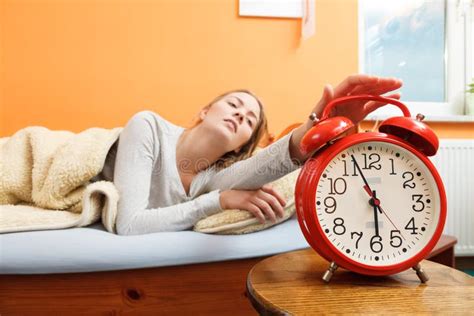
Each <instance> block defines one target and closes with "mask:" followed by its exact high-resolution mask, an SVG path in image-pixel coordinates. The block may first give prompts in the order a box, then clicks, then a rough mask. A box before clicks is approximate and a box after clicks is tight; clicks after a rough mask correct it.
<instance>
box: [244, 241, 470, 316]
mask: <svg viewBox="0 0 474 316" xmlns="http://www.w3.org/2000/svg"><path fill="white" fill-rule="evenodd" d="M421 266H422V268H423V269H424V270H425V272H426V273H427V274H428V276H429V277H430V280H429V281H428V282H427V283H426V284H422V283H420V280H419V279H418V277H417V276H416V274H415V272H414V271H413V270H411V269H410V270H407V271H404V272H402V273H399V274H396V275H392V276H386V277H369V276H363V275H359V274H356V273H352V272H349V271H347V270H344V269H341V268H339V269H338V270H336V272H335V274H334V276H333V277H332V279H331V282H330V283H329V284H326V283H324V282H323V281H322V280H321V276H322V275H323V273H324V271H326V269H327V268H328V262H327V261H326V260H324V259H323V258H321V257H320V256H319V255H318V254H317V253H316V252H315V251H314V250H312V249H305V250H299V251H293V252H288V253H284V254H280V255H276V256H273V257H270V258H267V259H265V260H263V261H261V262H259V263H258V264H256V265H255V266H254V267H253V268H252V270H251V271H250V272H249V275H248V277H247V293H248V297H249V299H250V301H251V302H252V305H253V306H254V308H255V309H256V310H257V311H258V312H259V313H260V314H264V315H268V314H295V315H299V314H308V315H315V314H318V313H328V314H332V313H351V314H358V313H361V314H362V313H364V314H366V313H372V314H373V313H377V314H384V313H410V314H411V313H444V314H453V313H456V312H460V313H472V312H474V278H472V277H471V276H469V275H467V274H465V273H463V272H461V271H458V270H455V269H452V268H450V267H447V266H444V265H441V264H439V263H435V262H431V261H427V260H423V261H422V262H421Z"/></svg>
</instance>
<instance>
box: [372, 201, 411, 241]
mask: <svg viewBox="0 0 474 316" xmlns="http://www.w3.org/2000/svg"><path fill="white" fill-rule="evenodd" d="M377 207H378V209H379V210H380V212H381V213H382V214H384V215H385V217H386V218H387V219H388V220H389V221H390V223H392V225H393V227H395V229H396V230H398V232H399V233H400V236H402V238H403V239H405V236H403V234H402V231H401V230H400V229H398V228H397V226H396V225H395V224H394V223H393V222H392V220H391V219H390V217H388V215H387V212H385V211H384V209H383V208H382V206H380V200H379V204H378V205H377ZM405 240H406V239H405Z"/></svg>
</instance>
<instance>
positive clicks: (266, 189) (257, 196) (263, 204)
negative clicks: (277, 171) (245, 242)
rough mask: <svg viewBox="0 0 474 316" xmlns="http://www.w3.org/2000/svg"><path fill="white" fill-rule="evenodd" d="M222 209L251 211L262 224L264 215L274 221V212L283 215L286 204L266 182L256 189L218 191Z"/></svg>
mask: <svg viewBox="0 0 474 316" xmlns="http://www.w3.org/2000/svg"><path fill="white" fill-rule="evenodd" d="M219 201H220V203H221V208H222V209H240V210H245V211H248V212H250V213H252V214H253V215H254V216H255V217H256V218H257V219H258V220H259V221H260V223H262V224H265V216H266V217H268V218H270V219H271V220H272V221H273V222H274V223H275V222H276V220H277V218H276V214H277V215H278V216H279V217H280V218H282V217H283V216H284V214H285V213H284V212H285V211H284V209H283V207H284V206H285V204H286V201H285V199H284V198H283V196H282V195H281V194H280V193H278V192H277V191H276V190H275V189H273V188H272V187H271V186H270V185H268V184H266V185H264V186H263V187H261V188H260V189H257V190H226V191H223V192H221V193H220V198H219Z"/></svg>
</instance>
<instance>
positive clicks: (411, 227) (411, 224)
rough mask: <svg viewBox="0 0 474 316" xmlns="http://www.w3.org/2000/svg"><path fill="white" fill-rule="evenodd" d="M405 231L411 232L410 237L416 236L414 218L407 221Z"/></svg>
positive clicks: (416, 228)
mask: <svg viewBox="0 0 474 316" xmlns="http://www.w3.org/2000/svg"><path fill="white" fill-rule="evenodd" d="M405 229H406V230H411V233H410V234H412V235H418V233H417V232H416V231H417V230H418V227H416V226H415V218H414V217H412V218H411V219H410V220H409V221H408V223H407V225H406V226H405Z"/></svg>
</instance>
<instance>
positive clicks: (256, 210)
mask: <svg viewBox="0 0 474 316" xmlns="http://www.w3.org/2000/svg"><path fill="white" fill-rule="evenodd" d="M246 209H247V211H249V212H250V213H252V214H253V215H254V216H255V217H256V218H257V219H258V221H259V222H260V223H261V224H265V216H264V215H263V213H262V211H261V210H260V209H259V208H258V207H257V206H256V205H254V204H249V205H248V206H247V207H246Z"/></svg>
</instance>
